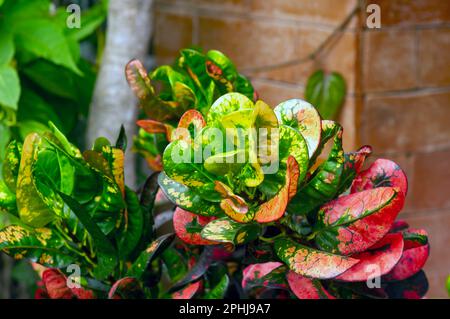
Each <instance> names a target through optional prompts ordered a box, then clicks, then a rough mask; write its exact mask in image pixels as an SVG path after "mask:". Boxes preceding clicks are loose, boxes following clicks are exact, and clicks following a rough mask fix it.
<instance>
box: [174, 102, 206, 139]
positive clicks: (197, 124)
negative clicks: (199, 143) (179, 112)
mask: <svg viewBox="0 0 450 319" xmlns="http://www.w3.org/2000/svg"><path fill="white" fill-rule="evenodd" d="M191 125H193V126H194V132H196V133H199V132H200V130H201V129H202V128H204V127H205V125H206V122H205V119H204V118H203V115H202V113H200V112H199V111H197V110H194V109H192V110H189V111H186V112H185V113H184V114H183V116H181V118H180V121H179V122H178V127H177V129H176V130H175V132H174V133H173V136H172V140H179V139H182V140H184V141H186V142H190V141H191V139H192V138H193V137H192V136H191V135H190V132H189V130H188V129H189V127H190V126H191Z"/></svg>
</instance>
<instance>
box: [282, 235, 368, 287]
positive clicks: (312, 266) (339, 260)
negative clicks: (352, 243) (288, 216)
mask: <svg viewBox="0 0 450 319" xmlns="http://www.w3.org/2000/svg"><path fill="white" fill-rule="evenodd" d="M275 252H276V254H277V256H278V257H279V258H280V259H281V260H282V261H283V262H285V263H286V264H287V265H288V266H289V268H290V269H291V270H293V271H295V272H296V273H297V274H300V275H303V276H307V277H311V278H317V279H330V278H334V277H336V276H339V275H340V274H342V273H343V272H344V271H346V270H348V269H349V268H351V267H352V266H354V265H355V264H356V263H358V262H359V260H358V259H355V258H351V257H348V256H339V255H334V254H331V253H328V252H325V251H320V250H316V249H313V248H311V247H307V246H303V245H301V244H297V243H296V242H293V241H292V240H289V239H285V238H283V239H279V240H276V241H275Z"/></svg>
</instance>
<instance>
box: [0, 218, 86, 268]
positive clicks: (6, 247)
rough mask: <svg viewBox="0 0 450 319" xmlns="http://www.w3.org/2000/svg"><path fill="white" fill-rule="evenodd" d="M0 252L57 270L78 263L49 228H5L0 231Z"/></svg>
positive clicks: (15, 226)
mask: <svg viewBox="0 0 450 319" xmlns="http://www.w3.org/2000/svg"><path fill="white" fill-rule="evenodd" d="M0 250H2V251H4V252H6V253H8V254H9V255H11V256H12V257H14V258H15V259H22V258H27V259H28V260H30V261H32V262H37V263H39V264H41V265H44V266H46V267H57V268H59V267H63V266H66V265H69V264H71V263H74V262H75V263H76V262H78V261H77V257H75V256H73V255H72V254H70V253H68V252H67V250H66V249H65V247H64V241H63V239H62V238H61V237H60V236H59V235H57V234H56V233H55V232H54V231H53V230H51V229H49V228H36V229H34V230H29V229H27V228H24V227H22V226H19V225H10V226H7V227H5V228H3V229H2V230H0Z"/></svg>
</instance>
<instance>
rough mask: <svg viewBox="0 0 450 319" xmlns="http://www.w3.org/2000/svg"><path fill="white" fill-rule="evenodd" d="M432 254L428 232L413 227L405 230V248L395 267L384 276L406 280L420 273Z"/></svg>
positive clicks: (387, 278)
mask: <svg viewBox="0 0 450 319" xmlns="http://www.w3.org/2000/svg"><path fill="white" fill-rule="evenodd" d="M429 254H430V245H429V243H428V239H427V233H426V232H425V231H424V230H415V229H411V230H409V231H406V232H404V249H403V253H402V256H401V258H400V260H399V261H398V263H397V264H396V265H395V267H394V268H393V269H392V270H391V271H390V272H389V273H388V274H387V275H386V276H384V277H383V278H384V279H385V280H389V281H391V280H404V279H407V278H409V277H411V276H413V275H415V274H416V273H418V272H419V271H420V270H421V269H422V267H423V266H424V265H425V263H426V261H427V259H428V256H429Z"/></svg>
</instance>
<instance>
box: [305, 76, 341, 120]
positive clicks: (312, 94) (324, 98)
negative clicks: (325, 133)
mask: <svg viewBox="0 0 450 319" xmlns="http://www.w3.org/2000/svg"><path fill="white" fill-rule="evenodd" d="M345 94H346V85H345V80H344V78H343V77H342V75H340V74H339V73H336V72H332V73H331V74H325V72H324V71H323V70H318V71H316V72H314V73H313V74H312V75H311V76H310V77H309V78H308V82H307V83H306V89H305V98H306V100H307V101H308V102H310V103H311V104H312V105H315V106H316V107H317V109H318V111H319V113H320V115H321V116H322V118H324V119H327V120H331V119H334V118H335V117H336V116H337V114H338V113H339V110H340V107H341V106H342V104H343V103H344V99H345Z"/></svg>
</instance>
